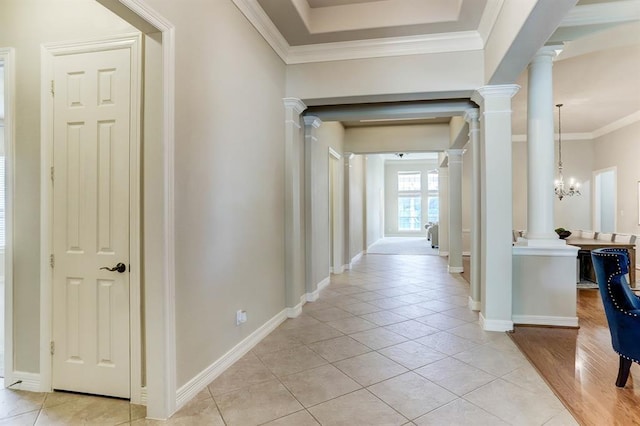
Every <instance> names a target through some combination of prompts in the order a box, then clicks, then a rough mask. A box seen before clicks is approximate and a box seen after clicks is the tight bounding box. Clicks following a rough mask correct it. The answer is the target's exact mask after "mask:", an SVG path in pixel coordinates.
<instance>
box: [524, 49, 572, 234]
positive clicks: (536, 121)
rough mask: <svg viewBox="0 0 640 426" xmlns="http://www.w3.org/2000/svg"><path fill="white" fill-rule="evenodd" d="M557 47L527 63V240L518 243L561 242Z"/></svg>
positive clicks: (544, 50)
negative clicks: (556, 214)
mask: <svg viewBox="0 0 640 426" xmlns="http://www.w3.org/2000/svg"><path fill="white" fill-rule="evenodd" d="M557 48H558V46H546V47H543V48H542V49H540V50H539V51H538V52H537V53H536V55H535V56H534V58H533V60H532V61H531V63H530V64H529V82H528V93H527V166H528V167H527V240H528V241H521V242H520V243H519V244H527V245H535V246H539V245H549V244H564V241H563V240H559V239H558V235H557V234H556V233H555V231H554V225H553V201H554V197H555V195H554V192H553V181H554V153H553V152H554V142H553V138H554V136H553V135H554V132H553V104H554V102H553V75H552V67H553V58H554V57H555V56H556V51H555V50H554V49H557Z"/></svg>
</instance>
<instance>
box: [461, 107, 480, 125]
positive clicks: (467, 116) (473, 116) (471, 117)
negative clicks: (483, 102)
mask: <svg viewBox="0 0 640 426" xmlns="http://www.w3.org/2000/svg"><path fill="white" fill-rule="evenodd" d="M479 116H480V112H479V110H478V108H469V109H468V110H466V111H465V112H464V121H466V122H467V123H471V122H473V121H478V117H479Z"/></svg>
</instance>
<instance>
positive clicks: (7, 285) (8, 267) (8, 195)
mask: <svg viewBox="0 0 640 426" xmlns="http://www.w3.org/2000/svg"><path fill="white" fill-rule="evenodd" d="M0 61H1V62H2V63H3V67H4V156H5V160H4V161H5V163H4V167H5V169H4V170H5V182H4V186H5V193H4V197H5V205H4V211H5V216H4V225H5V228H4V229H5V248H4V256H5V257H4V377H5V383H6V384H11V383H13V382H15V381H16V380H17V378H15V377H14V372H13V194H14V187H13V185H14V177H13V170H14V163H15V114H14V111H15V101H16V98H15V84H16V74H15V50H14V49H13V48H0Z"/></svg>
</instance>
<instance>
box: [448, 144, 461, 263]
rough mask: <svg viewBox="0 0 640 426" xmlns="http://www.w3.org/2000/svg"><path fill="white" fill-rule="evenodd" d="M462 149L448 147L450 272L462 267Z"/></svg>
mask: <svg viewBox="0 0 640 426" xmlns="http://www.w3.org/2000/svg"><path fill="white" fill-rule="evenodd" d="M463 153H464V150H462V149H449V150H447V156H448V157H449V266H448V270H449V272H450V273H460V272H462V271H463V267H462V154H463Z"/></svg>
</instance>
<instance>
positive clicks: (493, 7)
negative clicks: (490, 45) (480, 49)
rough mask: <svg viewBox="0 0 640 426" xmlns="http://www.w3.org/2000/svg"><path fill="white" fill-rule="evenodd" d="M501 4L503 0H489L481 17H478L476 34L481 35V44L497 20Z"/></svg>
mask: <svg viewBox="0 0 640 426" xmlns="http://www.w3.org/2000/svg"><path fill="white" fill-rule="evenodd" d="M503 4H504V0H489V1H487V5H486V6H485V8H484V12H482V18H480V24H478V34H480V37H482V40H483V44H485V45H486V43H487V40H489V36H490V35H491V31H493V27H494V26H495V24H496V21H497V20H498V16H499V15H500V11H501V10H502V5H503Z"/></svg>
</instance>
